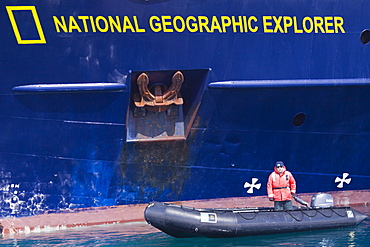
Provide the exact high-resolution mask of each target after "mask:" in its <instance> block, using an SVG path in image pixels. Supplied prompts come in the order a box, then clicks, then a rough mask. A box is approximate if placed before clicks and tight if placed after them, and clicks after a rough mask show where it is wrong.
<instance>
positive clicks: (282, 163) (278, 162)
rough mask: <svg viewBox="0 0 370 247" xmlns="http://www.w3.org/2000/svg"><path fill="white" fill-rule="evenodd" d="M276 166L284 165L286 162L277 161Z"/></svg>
mask: <svg viewBox="0 0 370 247" xmlns="http://www.w3.org/2000/svg"><path fill="white" fill-rule="evenodd" d="M275 166H276V167H284V166H285V165H284V162H282V161H276V163H275Z"/></svg>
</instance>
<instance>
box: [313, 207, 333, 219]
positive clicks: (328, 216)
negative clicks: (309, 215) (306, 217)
mask: <svg viewBox="0 0 370 247" xmlns="http://www.w3.org/2000/svg"><path fill="white" fill-rule="evenodd" d="M316 211H317V212H318V213H320V214H321V215H322V216H324V217H326V218H331V217H332V216H333V209H331V210H330V211H329V212H331V214H330V215H325V214H324V213H323V212H321V211H320V210H316Z"/></svg>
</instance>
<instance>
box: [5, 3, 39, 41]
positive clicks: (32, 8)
mask: <svg viewBox="0 0 370 247" xmlns="http://www.w3.org/2000/svg"><path fill="white" fill-rule="evenodd" d="M6 10H7V12H8V15H9V20H10V23H11V24H12V28H13V31H14V35H15V37H16V39H17V42H18V44H46V39H45V36H44V32H43V30H42V27H41V23H40V19H39V16H38V15H37V11H36V7H35V6H6ZM14 11H31V13H32V17H33V19H34V21H35V26H36V29H37V32H38V34H39V38H40V39H36V40H35V39H22V37H21V34H20V32H19V28H18V25H17V21H16V19H15V17H14V13H13V12H14Z"/></svg>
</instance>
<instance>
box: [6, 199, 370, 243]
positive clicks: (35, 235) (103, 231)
mask: <svg viewBox="0 0 370 247" xmlns="http://www.w3.org/2000/svg"><path fill="white" fill-rule="evenodd" d="M354 208H355V209H357V210H358V211H360V212H363V213H365V214H367V215H368V216H369V218H370V206H368V207H366V206H362V207H354ZM0 246H142V247H145V246H176V247H181V246H196V247H197V246H199V247H201V246H202V247H203V246H226V247H229V246H230V247H231V246H238V247H241V246H320V247H324V246H325V247H334V246H348V247H355V246H356V247H358V246H364V247H365V246H370V219H366V220H365V221H364V222H362V223H361V224H359V225H358V226H355V227H346V228H339V229H332V230H321V231H312V232H300V233H289V234H275V235H265V236H253V237H242V238H231V239H208V238H189V239H176V238H173V237H171V236H168V235H166V234H164V233H162V232H159V231H157V230H156V229H154V228H153V227H152V226H150V225H148V224H146V223H145V222H136V223H126V224H113V225H101V226H89V227H78V228H69V229H45V230H43V231H42V232H40V231H39V232H37V231H33V232H29V233H17V234H13V235H4V236H1V237H0Z"/></svg>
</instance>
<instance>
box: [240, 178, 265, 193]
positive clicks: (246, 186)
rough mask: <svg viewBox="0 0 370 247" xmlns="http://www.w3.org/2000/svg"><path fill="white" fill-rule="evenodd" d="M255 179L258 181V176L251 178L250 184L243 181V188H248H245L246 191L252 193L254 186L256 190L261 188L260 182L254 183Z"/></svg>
mask: <svg viewBox="0 0 370 247" xmlns="http://www.w3.org/2000/svg"><path fill="white" fill-rule="evenodd" d="M257 181H258V178H252V183H251V184H250V183H248V182H245V184H244V188H249V189H248V190H247V193H249V194H252V193H253V189H254V188H256V189H258V190H259V189H260V188H261V184H260V183H259V184H256V183H257Z"/></svg>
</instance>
